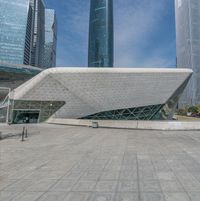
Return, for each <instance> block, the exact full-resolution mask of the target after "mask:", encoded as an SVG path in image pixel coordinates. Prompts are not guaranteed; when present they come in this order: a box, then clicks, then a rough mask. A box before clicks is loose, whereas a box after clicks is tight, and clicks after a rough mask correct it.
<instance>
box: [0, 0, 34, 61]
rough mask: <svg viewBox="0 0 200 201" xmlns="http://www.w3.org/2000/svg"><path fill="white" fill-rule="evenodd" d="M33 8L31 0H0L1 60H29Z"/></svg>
mask: <svg viewBox="0 0 200 201" xmlns="http://www.w3.org/2000/svg"><path fill="white" fill-rule="evenodd" d="M31 17H32V9H31V8H30V5H29V0H14V1H12V0H9V1H8V0H0V61H4V62H9V63H15V64H23V63H26V61H28V60H29V52H30V43H31V26H30V23H31V20H32V19H31Z"/></svg>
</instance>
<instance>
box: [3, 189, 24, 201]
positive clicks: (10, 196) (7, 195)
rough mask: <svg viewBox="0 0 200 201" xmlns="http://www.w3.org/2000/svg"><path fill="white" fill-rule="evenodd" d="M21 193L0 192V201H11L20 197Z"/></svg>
mask: <svg viewBox="0 0 200 201" xmlns="http://www.w3.org/2000/svg"><path fill="white" fill-rule="evenodd" d="M21 194H22V192H17V191H12V192H9V191H0V200H2V201H11V200H12V199H13V198H15V197H17V196H20V195H21Z"/></svg>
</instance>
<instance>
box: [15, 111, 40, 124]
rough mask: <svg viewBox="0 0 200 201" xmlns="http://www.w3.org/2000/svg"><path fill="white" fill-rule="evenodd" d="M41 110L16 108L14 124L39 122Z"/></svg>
mask: <svg viewBox="0 0 200 201" xmlns="http://www.w3.org/2000/svg"><path fill="white" fill-rule="evenodd" d="M39 115H40V111H39V110H34V111H27V110H15V111H14V112H13V124H29V123H38V121H39Z"/></svg>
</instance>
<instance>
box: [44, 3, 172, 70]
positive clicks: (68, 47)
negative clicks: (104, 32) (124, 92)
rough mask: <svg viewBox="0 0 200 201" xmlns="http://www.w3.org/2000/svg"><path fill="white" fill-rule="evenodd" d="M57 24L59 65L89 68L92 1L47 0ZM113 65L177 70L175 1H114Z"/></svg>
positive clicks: (47, 5)
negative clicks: (175, 68) (54, 11)
mask: <svg viewBox="0 0 200 201" xmlns="http://www.w3.org/2000/svg"><path fill="white" fill-rule="evenodd" d="M45 4H46V7H47V8H52V9H55V10H56V13H57V21H58V36H57V37H58V42H57V66H61V67H65V66H66V67H87V58H88V30H89V8H90V0H45ZM113 4H114V52H115V53H114V66H115V67H175V65H176V44H175V16H174V15H175V14H174V0H113Z"/></svg>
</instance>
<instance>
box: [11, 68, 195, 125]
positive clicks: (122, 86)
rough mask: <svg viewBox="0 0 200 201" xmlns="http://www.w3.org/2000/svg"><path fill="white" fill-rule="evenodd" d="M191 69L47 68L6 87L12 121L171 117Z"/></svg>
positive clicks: (153, 118) (154, 118)
mask: <svg viewBox="0 0 200 201" xmlns="http://www.w3.org/2000/svg"><path fill="white" fill-rule="evenodd" d="M191 74H192V71H191V70H189V69H158V68H157V69H142V68H128V69H127V68H89V69H85V68H50V69H47V70H44V71H42V72H41V73H40V74H38V75H37V76H35V77H34V78H32V79H31V80H29V81H27V82H26V83H24V84H23V85H21V86H19V87H18V88H17V89H15V90H14V91H13V92H11V93H10V95H9V97H10V103H11V106H10V111H9V113H10V115H9V122H10V123H23V122H24V119H27V118H28V122H29V123H33V122H43V121H46V120H47V119H48V118H49V117H51V116H52V115H54V118H61V119H92V120H96V121H97V120H156V119H171V118H172V115H173V111H174V109H175V107H176V104H177V101H178V100H179V98H180V96H181V94H182V92H183V90H184V88H185V86H186V85H187V83H188V81H189V79H190V77H191Z"/></svg>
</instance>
